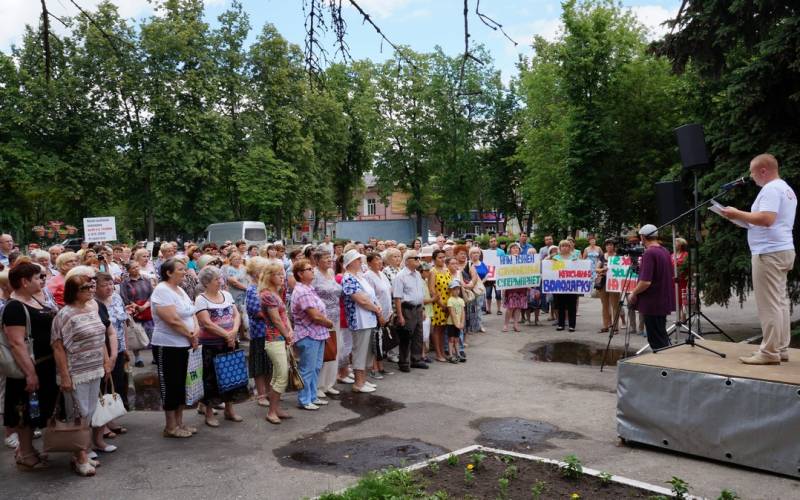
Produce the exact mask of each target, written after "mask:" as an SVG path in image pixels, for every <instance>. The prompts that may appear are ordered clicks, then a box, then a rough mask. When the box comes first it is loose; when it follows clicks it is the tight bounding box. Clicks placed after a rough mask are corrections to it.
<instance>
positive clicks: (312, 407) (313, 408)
mask: <svg viewBox="0 0 800 500" xmlns="http://www.w3.org/2000/svg"><path fill="white" fill-rule="evenodd" d="M300 408H302V409H304V410H309V411H316V410H319V406H317V405H315V404H314V403H309V404H307V405H301V406H300Z"/></svg>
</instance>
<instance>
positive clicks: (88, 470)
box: [72, 459, 97, 477]
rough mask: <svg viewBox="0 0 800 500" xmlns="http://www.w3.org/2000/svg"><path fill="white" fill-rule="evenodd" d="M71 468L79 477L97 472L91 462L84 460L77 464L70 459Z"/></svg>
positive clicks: (89, 475)
mask: <svg viewBox="0 0 800 500" xmlns="http://www.w3.org/2000/svg"><path fill="white" fill-rule="evenodd" d="M72 470H74V471H75V473H76V474H77V475H79V476H81V477H91V476H94V475H95V473H96V472H97V471H95V469H94V467H93V466H92V464H91V463H89V462H86V463H82V464H79V463H78V462H77V461H76V460H75V459H73V460H72Z"/></svg>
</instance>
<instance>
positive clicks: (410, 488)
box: [320, 469, 436, 500]
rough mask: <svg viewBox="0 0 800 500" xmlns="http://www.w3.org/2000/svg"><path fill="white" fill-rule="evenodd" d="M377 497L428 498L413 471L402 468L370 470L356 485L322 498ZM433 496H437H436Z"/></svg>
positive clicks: (353, 498) (343, 499)
mask: <svg viewBox="0 0 800 500" xmlns="http://www.w3.org/2000/svg"><path fill="white" fill-rule="evenodd" d="M364 498H375V499H386V500H388V499H390V498H392V499H394V498H397V499H401V498H403V499H405V498H408V499H410V498H427V495H425V493H424V490H423V488H422V485H421V484H419V483H418V482H417V480H416V479H415V478H414V477H413V476H412V473H411V472H408V471H404V470H400V469H387V470H384V471H380V472H370V473H368V474H367V475H366V476H364V477H363V478H361V480H360V481H358V484H356V485H355V486H353V487H351V488H348V489H347V490H346V491H343V492H341V493H326V494H324V495H322V496H321V497H320V499H321V500H363V499H364ZM433 498H436V497H435V496H434V497H433Z"/></svg>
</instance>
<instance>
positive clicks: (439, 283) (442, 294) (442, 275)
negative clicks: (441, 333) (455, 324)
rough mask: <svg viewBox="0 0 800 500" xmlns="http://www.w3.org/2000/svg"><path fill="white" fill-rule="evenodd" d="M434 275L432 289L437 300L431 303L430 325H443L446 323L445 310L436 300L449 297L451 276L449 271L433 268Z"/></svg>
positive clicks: (443, 300)
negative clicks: (437, 296) (436, 295)
mask: <svg viewBox="0 0 800 500" xmlns="http://www.w3.org/2000/svg"><path fill="white" fill-rule="evenodd" d="M432 272H433V276H434V289H435V290H436V293H437V294H438V295H439V301H435V302H434V303H433V317H432V318H431V326H445V325H447V310H445V309H442V308H441V307H440V306H439V304H438V302H440V301H441V302H445V303H446V302H447V299H449V298H450V288H449V285H450V281H452V279H453V277H452V276H451V275H450V271H445V272H440V271H439V270H438V269H436V268H434V269H433V271H432Z"/></svg>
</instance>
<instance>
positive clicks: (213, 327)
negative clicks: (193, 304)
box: [195, 309, 229, 340]
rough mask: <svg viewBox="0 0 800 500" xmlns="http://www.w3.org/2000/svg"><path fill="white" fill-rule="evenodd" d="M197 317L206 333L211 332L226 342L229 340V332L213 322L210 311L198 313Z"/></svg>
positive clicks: (204, 310)
mask: <svg viewBox="0 0 800 500" xmlns="http://www.w3.org/2000/svg"><path fill="white" fill-rule="evenodd" d="M195 315H196V316H197V322H198V323H199V324H200V326H201V327H202V328H203V329H204V330H205V331H207V332H211V333H213V334H214V335H217V336H219V337H222V338H224V339H225V340H227V339H228V335H229V334H228V332H227V331H226V330H225V329H224V328H222V327H221V326H219V325H217V324H215V323H214V322H213V321H211V315H210V314H208V310H206V309H203V310H202V311H197V313H196V314H195Z"/></svg>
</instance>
